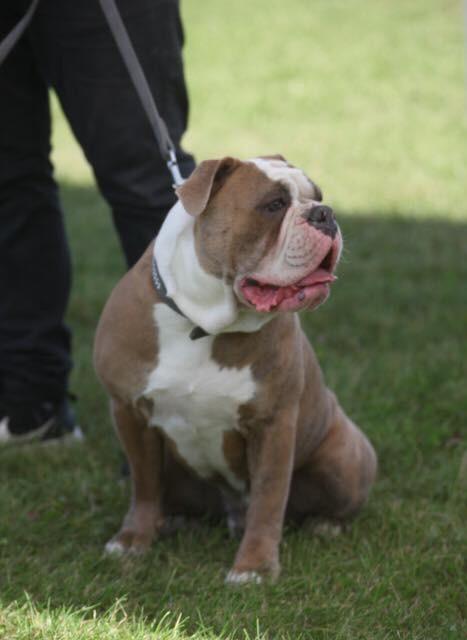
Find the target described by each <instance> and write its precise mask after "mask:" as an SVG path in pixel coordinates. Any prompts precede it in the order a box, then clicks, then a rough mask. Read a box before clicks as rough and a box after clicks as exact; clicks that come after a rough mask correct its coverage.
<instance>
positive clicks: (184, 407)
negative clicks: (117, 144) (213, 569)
mask: <svg viewBox="0 0 467 640" xmlns="http://www.w3.org/2000/svg"><path fill="white" fill-rule="evenodd" d="M177 195H178V202H177V204H176V205H175V206H174V207H173V208H172V210H171V211H170V212H169V214H168V216H167V218H166V221H165V222H164V225H163V227H162V229H161V231H160V233H159V235H158V236H157V238H156V240H155V242H154V243H153V244H152V245H151V246H150V247H149V248H148V250H147V251H146V253H145V255H144V256H143V257H142V258H141V260H140V261H139V262H138V263H137V264H136V266H135V267H134V268H133V269H132V270H131V271H129V272H128V273H127V275H126V276H125V277H124V278H123V279H122V280H121V282H120V283H119V284H118V285H117V287H116V288H115V290H114V292H113V293H112V295H111V297H110V299H109V301H108V303H107V305H106V307H105V310H104V312H103V315H102V318H101V321H100V324H99V328H98V331H97V337H96V345H95V364H96V369H97V372H98V375H99V377H100V379H101V380H102V382H103V384H104V385H105V387H106V389H107V390H108V393H109V394H110V397H111V406H112V413H113V419H114V422H115V427H116V430H117V433H118V436H119V438H120V441H121V443H122V446H123V447H124V449H125V452H126V455H127V457H128V460H129V463H130V469H131V479H132V499H131V504H130V508H129V511H128V513H127V515H126V517H125V519H124V521H123V524H122V527H121V529H120V531H119V532H118V533H117V534H116V535H115V536H114V538H112V539H111V540H110V541H109V542H108V543H107V547H106V548H107V550H108V551H109V552H118V553H139V552H143V551H145V550H147V549H148V548H149V547H150V545H151V544H152V543H153V542H154V541H155V540H156V539H157V537H158V535H159V534H160V533H161V532H162V531H163V530H166V529H167V528H169V527H170V522H171V521H172V520H173V517H174V516H189V517H196V516H213V517H215V518H219V517H225V518H226V519H227V522H228V525H229V527H230V529H231V531H232V532H233V533H236V534H237V533H238V534H240V536H241V542H240V545H239V549H238V552H237V554H236V557H235V559H234V562H233V566H232V568H231V569H230V571H229V572H228V574H227V581H228V582H231V583H239V584H241V583H245V582H260V581H261V580H262V579H264V578H265V577H269V578H275V577H277V575H278V573H279V569H280V565H279V544H280V540H281V535H282V528H283V524H284V521H285V520H290V521H294V522H296V523H298V524H300V523H301V522H303V521H304V520H308V519H311V518H321V519H327V520H329V521H330V522H331V523H333V525H334V526H336V525H339V524H340V523H342V522H344V521H345V520H347V519H349V518H351V517H352V516H354V515H355V513H356V512H357V511H358V510H359V509H360V507H361V506H362V505H363V504H364V502H365V501H366V499H367V496H368V492H369V489H370V486H371V484H372V483H373V481H374V478H375V474H376V456H375V453H374V451H373V448H372V446H371V444H370V443H369V442H368V440H367V439H366V437H365V436H364V435H363V433H362V432H361V431H360V430H359V428H358V427H357V426H356V425H355V424H354V423H353V422H352V421H351V420H350V419H349V418H348V417H347V416H346V415H345V413H344V412H343V410H342V409H341V407H340V406H339V403H338V401H337V400H336V397H335V396H334V394H333V393H332V392H331V391H330V390H329V389H328V388H327V387H326V385H325V383H324V380H323V376H322V374H321V371H320V368H319V365H318V362H317V360H316V357H315V354H314V352H313V349H312V347H311V345H310V344H309V342H308V340H307V338H306V337H305V335H304V333H303V331H302V329H301V327H300V320H299V317H298V315H297V313H296V312H297V311H300V310H313V309H316V308H317V307H318V306H319V305H320V304H322V303H323V302H324V301H325V300H326V298H327V297H328V295H329V290H330V286H331V284H332V282H333V281H334V279H335V276H334V271H335V269H336V266H337V264H338V262H339V257H340V254H341V250H342V236H341V232H340V230H339V226H338V224H337V222H336V220H335V217H334V213H333V211H332V209H331V208H330V207H329V206H327V205H326V204H323V202H322V197H321V192H320V190H319V189H318V187H317V186H316V185H315V184H314V183H313V182H312V181H311V180H310V179H308V178H307V177H306V175H305V174H304V173H303V172H302V171H301V170H299V169H297V168H295V167H293V166H291V165H289V164H288V163H287V162H286V161H285V160H284V159H283V158H282V157H280V156H275V157H269V158H255V159H253V160H249V161H247V162H241V161H240V160H236V159H233V158H223V159H221V160H208V161H206V162H203V163H201V164H200V165H199V166H198V168H197V169H196V170H195V171H194V173H193V174H192V175H191V177H190V178H189V179H188V180H187V181H186V182H185V183H184V184H183V185H182V186H180V187H179V188H178V190H177Z"/></svg>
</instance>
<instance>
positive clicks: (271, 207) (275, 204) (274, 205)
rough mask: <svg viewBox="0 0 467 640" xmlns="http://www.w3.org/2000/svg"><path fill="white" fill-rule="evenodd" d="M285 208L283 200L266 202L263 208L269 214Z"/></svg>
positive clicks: (277, 199)
mask: <svg viewBox="0 0 467 640" xmlns="http://www.w3.org/2000/svg"><path fill="white" fill-rule="evenodd" d="M286 206H287V203H286V201H285V199H284V198H276V199H275V200H272V201H271V202H268V204H267V205H266V207H265V208H266V211H268V212H269V213H275V212H276V211H280V210H281V209H284V208H285V207H286Z"/></svg>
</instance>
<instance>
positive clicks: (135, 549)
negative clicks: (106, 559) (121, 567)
mask: <svg viewBox="0 0 467 640" xmlns="http://www.w3.org/2000/svg"><path fill="white" fill-rule="evenodd" d="M152 540H153V537H152V536H148V535H147V534H141V533H137V532H135V531H129V530H124V531H120V533H118V534H117V535H116V536H114V537H113V538H111V539H110V540H109V541H108V542H107V544H106V545H105V548H104V552H105V554H107V555H112V556H125V555H133V556H140V555H143V554H144V553H146V551H148V550H149V549H150V547H151V543H152Z"/></svg>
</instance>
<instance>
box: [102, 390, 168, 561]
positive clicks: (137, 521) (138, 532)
mask: <svg viewBox="0 0 467 640" xmlns="http://www.w3.org/2000/svg"><path fill="white" fill-rule="evenodd" d="M112 414H113V418H114V421H115V427H116V430H117V433H118V436H119V438H120V442H121V443H122V446H123V448H124V450H125V453H126V455H127V458H128V462H129V465H130V472H131V483H132V496H131V503H130V508H129V510H128V513H127V515H126V516H125V519H124V520H123V524H122V527H121V529H120V531H119V532H118V533H117V534H116V535H115V536H114V537H113V538H112V539H111V540H109V542H108V543H107V545H106V551H107V552H109V553H142V552H144V551H147V549H149V547H150V546H151V543H152V542H153V540H154V538H155V536H156V534H157V532H158V530H160V528H161V526H162V522H163V516H162V507H161V478H162V438H161V435H160V433H159V432H158V430H157V429H154V428H151V427H148V426H147V422H146V420H145V418H144V416H143V414H141V413H140V411H139V410H138V409H136V408H134V407H131V406H128V405H126V404H124V403H122V402H121V401H119V400H112Z"/></svg>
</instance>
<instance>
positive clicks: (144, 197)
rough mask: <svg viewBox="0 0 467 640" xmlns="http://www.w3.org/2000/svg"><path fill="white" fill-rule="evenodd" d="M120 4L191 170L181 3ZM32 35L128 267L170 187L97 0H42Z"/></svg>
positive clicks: (168, 199) (123, 0)
mask: <svg viewBox="0 0 467 640" xmlns="http://www.w3.org/2000/svg"><path fill="white" fill-rule="evenodd" d="M118 6H119V8H120V10H121V13H122V17H123V20H124V23H125V25H126V27H127V29H128V31H129V35H130V38H131V40H132V42H133V45H134V47H135V49H136V52H137V54H138V57H139V59H140V61H141V63H142V65H143V68H144V71H145V74H146V75H147V78H148V81H149V84H150V86H151V89H152V91H153V94H154V98H155V101H156V103H157V105H158V108H159V110H160V112H161V115H162V117H163V118H164V120H165V122H166V123H167V126H168V129H169V131H170V134H171V136H172V138H173V140H174V143H175V144H176V145H177V147H178V158H179V160H180V164H181V170H182V173H183V174H184V175H189V174H190V173H191V171H192V170H193V168H194V161H193V158H192V157H191V156H190V155H188V154H187V153H185V152H183V150H182V149H181V148H180V139H181V137H182V135H183V133H184V131H185V128H186V124H187V113H188V100H187V94H186V88H185V83H184V77H183V63H182V57H181V48H182V44H183V34H182V28H181V23H180V16H179V7H178V1H177V0H150V1H149V0H120V1H119V2H118ZM33 35H34V36H35V37H36V38H38V39H39V38H40V41H41V42H47V43H48V47H47V49H46V55H44V52H43V51H42V50H41V54H42V55H43V58H42V61H41V62H42V64H43V67H44V69H45V70H46V73H48V77H49V81H50V83H51V84H52V86H53V87H54V88H55V90H56V92H57V94H58V96H59V99H60V102H61V104H62V107H63V109H64V111H65V114H66V116H67V118H68V120H69V122H70V124H71V126H72V129H73V131H74V133H75V135H76V137H77V139H78V141H79V143H80V144H81V146H82V147H83V150H84V152H85V155H86V157H87V159H88V160H89V162H90V164H91V166H92V168H93V170H94V173H95V176H96V179H97V182H98V185H99V188H100V190H101V191H102V193H103V195H104V196H105V198H106V200H107V201H108V202H109V204H110V206H111V208H112V213H113V218H114V222H115V225H116V228H117V230H118V233H119V236H120V240H121V243H122V246H123V249H124V252H125V256H126V259H127V263H128V265H132V264H133V263H134V262H136V260H138V259H139V257H140V256H141V255H142V253H143V252H144V250H145V249H146V247H147V245H148V244H149V242H150V241H151V240H152V239H153V238H154V236H155V234H156V233H157V231H158V230H159V228H160V225H161V224H162V222H163V220H164V218H165V215H166V214H167V211H168V210H169V208H170V207H171V206H172V205H173V203H174V202H175V195H174V192H173V189H172V178H171V175H170V173H169V171H168V169H167V167H166V165H165V162H164V161H163V160H162V158H161V157H160V154H159V149H158V147H157V144H156V141H155V139H154V134H153V132H152V130H151V128H150V126H149V123H148V121H147V119H146V115H145V113H144V111H143V109H142V106H141V104H140V102H139V98H138V96H137V94H136V92H135V89H134V87H133V85H132V83H131V80H130V77H129V75H128V72H127V70H126V68H125V67H124V65H123V62H122V60H121V56H120V53H119V51H118V49H117V48H116V44H115V42H114V40H113V37H112V35H111V33H110V30H109V27H108V25H107V23H106V21H105V18H104V15H103V14H102V11H101V9H100V6H99V4H98V2H97V1H95V0H92V1H91V0H82V1H81V2H79V3H78V2H74V1H72V0H46V1H44V2H43V3H42V4H41V5H40V6H39V10H38V15H37V18H36V22H35V24H34V31H33ZM57 60H60V65H57V64H56V61H57Z"/></svg>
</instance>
